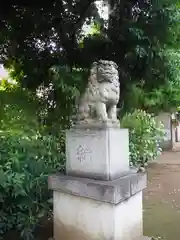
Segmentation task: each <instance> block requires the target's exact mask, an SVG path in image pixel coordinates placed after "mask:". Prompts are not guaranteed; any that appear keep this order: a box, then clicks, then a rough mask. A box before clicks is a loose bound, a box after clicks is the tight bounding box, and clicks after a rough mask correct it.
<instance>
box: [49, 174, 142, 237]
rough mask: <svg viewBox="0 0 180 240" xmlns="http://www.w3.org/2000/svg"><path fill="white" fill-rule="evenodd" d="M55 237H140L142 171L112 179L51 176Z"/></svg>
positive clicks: (50, 185)
mask: <svg viewBox="0 0 180 240" xmlns="http://www.w3.org/2000/svg"><path fill="white" fill-rule="evenodd" d="M49 187H50V188H51V189H53V191H54V192H53V206H54V240H135V239H136V238H137V237H141V236H142V189H144V188H145V187H146V175H145V174H129V175H128V176H125V177H122V178H119V179H117V180H113V181H99V180H93V179H86V178H76V177H70V176H66V175H54V176H51V177H50V178H49Z"/></svg>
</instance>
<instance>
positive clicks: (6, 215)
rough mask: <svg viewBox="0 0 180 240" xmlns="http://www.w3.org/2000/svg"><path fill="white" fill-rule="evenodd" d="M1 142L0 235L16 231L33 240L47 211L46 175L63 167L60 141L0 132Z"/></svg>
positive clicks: (46, 136) (41, 136) (38, 134)
mask: <svg viewBox="0 0 180 240" xmlns="http://www.w3.org/2000/svg"><path fill="white" fill-rule="evenodd" d="M58 140H59V141H58ZM0 141H1V146H0V192H1V195H0V206H1V207H0V209H1V210H0V214H1V219H0V234H1V236H3V234H4V233H7V232H8V231H9V230H17V231H19V232H21V236H22V239H26V240H28V239H34V238H33V231H34V230H35V227H37V226H38V224H39V223H40V220H41V219H42V218H43V217H44V216H47V215H48V214H49V213H48V212H49V211H50V208H49V205H48V199H49V198H50V194H49V192H48V185H47V179H48V175H49V174H50V173H53V172H54V171H57V170H58V169H62V168H63V167H64V165H63V164H64V153H62V152H61V146H60V139H57V138H53V137H52V136H48V135H43V134H40V133H34V136H30V135H28V136H27V135H24V134H23V135H18V134H17V133H16V134H10V133H7V132H4V131H1V132H0Z"/></svg>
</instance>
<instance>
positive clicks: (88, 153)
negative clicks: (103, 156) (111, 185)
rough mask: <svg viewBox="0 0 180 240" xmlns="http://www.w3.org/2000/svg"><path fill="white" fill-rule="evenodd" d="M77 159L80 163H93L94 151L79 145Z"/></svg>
mask: <svg viewBox="0 0 180 240" xmlns="http://www.w3.org/2000/svg"><path fill="white" fill-rule="evenodd" d="M76 157H77V159H78V161H79V162H81V163H82V162H85V161H91V160H92V150H90V149H87V148H85V147H83V146H82V145H79V146H78V147H77V149H76Z"/></svg>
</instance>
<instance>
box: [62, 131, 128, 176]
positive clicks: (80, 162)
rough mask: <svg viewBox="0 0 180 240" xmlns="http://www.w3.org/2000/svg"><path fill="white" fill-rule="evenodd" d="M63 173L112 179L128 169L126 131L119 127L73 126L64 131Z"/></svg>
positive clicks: (123, 173)
mask: <svg viewBox="0 0 180 240" xmlns="http://www.w3.org/2000/svg"><path fill="white" fill-rule="evenodd" d="M66 161H67V162H66V173H67V174H68V175H72V176H79V177H89V178H94V179H101V180H113V179H117V178H119V177H120V176H122V175H125V174H126V173H127V172H128V171H129V135H128V130H127V129H120V128H91V129H85V128H76V129H75V128H74V129H71V130H69V131H67V133H66Z"/></svg>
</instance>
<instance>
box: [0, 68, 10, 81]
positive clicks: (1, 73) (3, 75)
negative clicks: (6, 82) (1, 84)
mask: <svg viewBox="0 0 180 240" xmlns="http://www.w3.org/2000/svg"><path fill="white" fill-rule="evenodd" d="M7 77H8V72H7V71H6V69H4V68H3V66H2V65H0V79H2V78H7Z"/></svg>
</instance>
